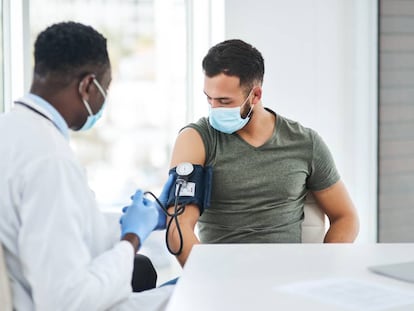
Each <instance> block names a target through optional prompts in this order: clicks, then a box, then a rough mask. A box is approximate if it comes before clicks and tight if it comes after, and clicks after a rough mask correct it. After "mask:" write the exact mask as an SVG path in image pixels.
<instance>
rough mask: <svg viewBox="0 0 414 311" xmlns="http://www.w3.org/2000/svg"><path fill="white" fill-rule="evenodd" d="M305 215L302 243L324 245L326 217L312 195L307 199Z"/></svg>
mask: <svg viewBox="0 0 414 311" xmlns="http://www.w3.org/2000/svg"><path fill="white" fill-rule="evenodd" d="M304 213H305V219H304V220H303V223H302V243H322V242H323V239H324V237H325V233H326V227H325V218H326V217H325V213H324V212H323V211H322V210H321V209H320V208H319V206H318V204H317V203H316V201H315V198H314V197H313V195H312V194H310V193H309V194H308V195H307V197H306V201H305V206H304Z"/></svg>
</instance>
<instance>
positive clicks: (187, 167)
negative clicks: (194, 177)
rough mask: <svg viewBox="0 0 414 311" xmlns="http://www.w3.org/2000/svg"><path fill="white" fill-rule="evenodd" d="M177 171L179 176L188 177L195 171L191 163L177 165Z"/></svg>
mask: <svg viewBox="0 0 414 311" xmlns="http://www.w3.org/2000/svg"><path fill="white" fill-rule="evenodd" d="M175 171H176V173H177V174H178V176H182V177H186V176H189V175H190V174H191V173H192V172H193V171H194V166H193V165H192V164H191V163H189V162H183V163H180V164H178V165H177V168H176V169H175Z"/></svg>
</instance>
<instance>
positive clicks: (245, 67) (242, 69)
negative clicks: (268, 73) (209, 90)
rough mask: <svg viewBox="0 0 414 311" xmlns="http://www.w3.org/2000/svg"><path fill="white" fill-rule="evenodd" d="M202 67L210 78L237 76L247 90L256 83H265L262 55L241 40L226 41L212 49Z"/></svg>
mask: <svg viewBox="0 0 414 311" xmlns="http://www.w3.org/2000/svg"><path fill="white" fill-rule="evenodd" d="M202 65H203V70H204V73H205V74H206V75H207V76H208V77H214V76H216V75H218V74H220V73H224V74H225V75H228V76H236V77H239V79H240V86H243V87H246V89H249V88H251V87H253V85H254V83H257V82H259V83H263V76H264V60H263V57H262V54H261V53H260V52H259V51H258V50H257V49H256V48H255V47H253V46H252V45H250V44H248V43H246V42H244V41H242V40H239V39H231V40H226V41H223V42H221V43H219V44H217V45H215V46H213V47H212V48H210V50H209V51H208V53H207V55H206V56H205V57H204V59H203V63H202Z"/></svg>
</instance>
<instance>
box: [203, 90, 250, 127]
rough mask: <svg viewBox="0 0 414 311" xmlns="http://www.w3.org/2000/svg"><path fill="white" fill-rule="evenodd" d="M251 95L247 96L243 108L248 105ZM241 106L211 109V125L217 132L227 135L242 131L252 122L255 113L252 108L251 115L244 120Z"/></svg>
mask: <svg viewBox="0 0 414 311" xmlns="http://www.w3.org/2000/svg"><path fill="white" fill-rule="evenodd" d="M250 93H251V91H250ZM250 93H249V95H248V96H247V98H246V100H245V101H244V102H243V104H241V106H243V105H244V104H245V103H246V101H247V100H248V98H249V96H250ZM241 106H238V107H233V108H227V107H217V108H210V114H209V118H208V120H209V122H210V125H211V126H212V127H213V128H215V129H216V130H217V131H220V132H223V133H226V134H233V133H234V132H237V131H238V130H240V129H242V128H243V127H244V126H245V125H246V124H247V122H249V120H250V115H251V113H252V111H253V106H252V107H251V108H250V110H249V113H248V114H247V116H246V117H245V118H244V119H243V118H242V117H241V115H240V107H241Z"/></svg>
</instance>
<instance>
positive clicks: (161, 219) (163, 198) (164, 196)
mask: <svg viewBox="0 0 414 311" xmlns="http://www.w3.org/2000/svg"><path fill="white" fill-rule="evenodd" d="M174 181H175V178H174V175H172V174H171V175H169V177H168V180H167V182H166V183H165V185H164V187H163V188H162V192H161V194H160V196H159V197H158V201H160V203H161V204H162V206H163V207H164V208H166V209H167V208H168V206H167V202H168V197H169V195H170V189H171V186H173V184H174ZM155 205H156V207H157V210H158V213H159V214H158V223H157V226H156V227H155V230H162V229H165V226H166V222H167V216H166V215H165V212H164V211H163V210H162V208H161V207H160V206H159V204H157V203H155Z"/></svg>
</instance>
